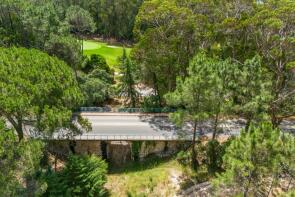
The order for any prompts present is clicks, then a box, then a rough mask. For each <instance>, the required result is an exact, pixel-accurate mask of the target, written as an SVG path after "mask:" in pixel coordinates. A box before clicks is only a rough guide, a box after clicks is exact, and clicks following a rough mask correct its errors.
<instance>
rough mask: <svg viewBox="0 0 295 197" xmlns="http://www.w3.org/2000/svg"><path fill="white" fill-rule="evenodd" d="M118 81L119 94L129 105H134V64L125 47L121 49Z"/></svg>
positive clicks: (135, 97)
mask: <svg viewBox="0 0 295 197" xmlns="http://www.w3.org/2000/svg"><path fill="white" fill-rule="evenodd" d="M119 68H120V78H119V80H120V83H119V91H120V93H119V94H120V96H123V97H124V98H126V99H125V101H126V102H129V103H130V105H131V107H135V106H136V101H137V97H138V94H137V91H136V89H135V81H134V64H133V63H132V61H131V60H130V59H129V57H128V56H127V54H126V49H123V55H122V57H121V58H120V65H119Z"/></svg>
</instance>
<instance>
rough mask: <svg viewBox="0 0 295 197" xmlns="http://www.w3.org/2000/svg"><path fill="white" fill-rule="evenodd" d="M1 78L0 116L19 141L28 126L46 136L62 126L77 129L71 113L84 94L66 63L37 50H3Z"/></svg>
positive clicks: (0, 69) (1, 52) (1, 55)
mask: <svg viewBox="0 0 295 197" xmlns="http://www.w3.org/2000/svg"><path fill="white" fill-rule="evenodd" d="M0 75H1V77H0V92H1V94H0V115H1V116H3V117H5V118H6V119H7V120H8V121H9V122H10V123H11V125H12V126H13V127H14V128H15V130H16V131H17V133H18V137H19V139H20V140H21V139H22V138H23V136H24V131H25V130H26V129H27V128H26V127H25V125H31V126H33V128H35V130H36V131H37V133H39V134H41V133H43V134H44V135H50V134H51V133H53V132H55V131H56V129H58V128H62V127H71V128H72V129H74V127H73V126H74V125H72V124H71V121H70V119H71V116H72V111H71V110H72V109H73V108H75V107H77V106H78V104H79V103H81V101H82V95H81V92H80V90H79V88H78V86H77V82H76V80H75V79H74V78H73V73H72V70H71V69H70V68H69V67H68V66H67V65H66V64H65V63H64V62H63V61H60V60H58V59H57V58H54V57H50V56H48V55H47V54H45V53H42V52H40V51H38V50H34V49H32V50H28V49H24V48H1V49H0ZM75 131H77V130H75Z"/></svg>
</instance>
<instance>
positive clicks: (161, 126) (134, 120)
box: [53, 112, 192, 141]
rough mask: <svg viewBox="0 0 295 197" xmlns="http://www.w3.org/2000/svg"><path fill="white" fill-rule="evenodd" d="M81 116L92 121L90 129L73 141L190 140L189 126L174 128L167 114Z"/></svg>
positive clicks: (111, 113) (90, 113)
mask: <svg viewBox="0 0 295 197" xmlns="http://www.w3.org/2000/svg"><path fill="white" fill-rule="evenodd" d="M81 115H82V117H83V118H85V119H88V121H89V122H90V123H91V125H92V131H90V132H87V133H83V134H82V135H78V136H75V137H74V139H75V140H103V141H179V140H184V141H185V140H191V136H190V134H192V132H191V128H188V129H187V130H183V129H182V128H177V127H176V126H175V125H174V124H173V123H172V122H171V121H169V118H168V114H167V113H125V112H82V113H81ZM53 138H54V139H63V134H61V133H59V134H55V135H54V136H53Z"/></svg>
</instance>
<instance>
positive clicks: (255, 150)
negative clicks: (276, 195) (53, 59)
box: [215, 123, 295, 196]
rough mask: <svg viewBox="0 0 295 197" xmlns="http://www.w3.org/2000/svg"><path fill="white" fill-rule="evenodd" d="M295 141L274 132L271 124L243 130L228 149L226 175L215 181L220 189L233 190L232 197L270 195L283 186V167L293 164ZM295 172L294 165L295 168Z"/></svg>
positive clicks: (225, 164) (289, 136)
mask: <svg viewBox="0 0 295 197" xmlns="http://www.w3.org/2000/svg"><path fill="white" fill-rule="evenodd" d="M294 146H295V138H294V136H293V135H286V134H282V133H281V132H280V131H279V130H277V129H273V127H272V125H271V124H269V123H264V124H262V125H260V126H259V127H253V126H251V127H250V129H249V131H248V132H246V131H242V133H241V136H240V137H237V138H236V139H234V140H233V141H232V142H231V144H230V146H229V147H228V148H227V149H226V153H225V155H224V157H223V161H224V167H225V172H224V173H222V174H220V175H219V176H218V178H217V179H216V180H215V184H216V186H221V188H222V187H223V188H224V187H230V188H231V194H230V195H232V196H235V195H237V194H243V196H257V195H261V194H262V195H265V196H269V194H270V192H271V190H272V189H273V188H274V186H275V185H276V184H278V183H279V177H280V175H282V173H283V169H282V164H283V163H284V162H286V161H288V162H293V161H294V159H293V156H292V155H291V154H290V153H291V152H293V153H292V154H294ZM293 170H294V166H293Z"/></svg>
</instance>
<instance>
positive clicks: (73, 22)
mask: <svg viewBox="0 0 295 197" xmlns="http://www.w3.org/2000/svg"><path fill="white" fill-rule="evenodd" d="M65 22H66V23H67V25H68V26H69V31H70V32H72V33H73V34H76V35H78V36H80V35H81V34H87V33H91V32H94V31H95V24H94V21H93V18H92V17H91V15H90V14H89V12H88V11H87V10H84V9H83V8H81V7H79V6H74V5H73V6H70V7H69V8H68V9H67V11H66V17H65Z"/></svg>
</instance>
